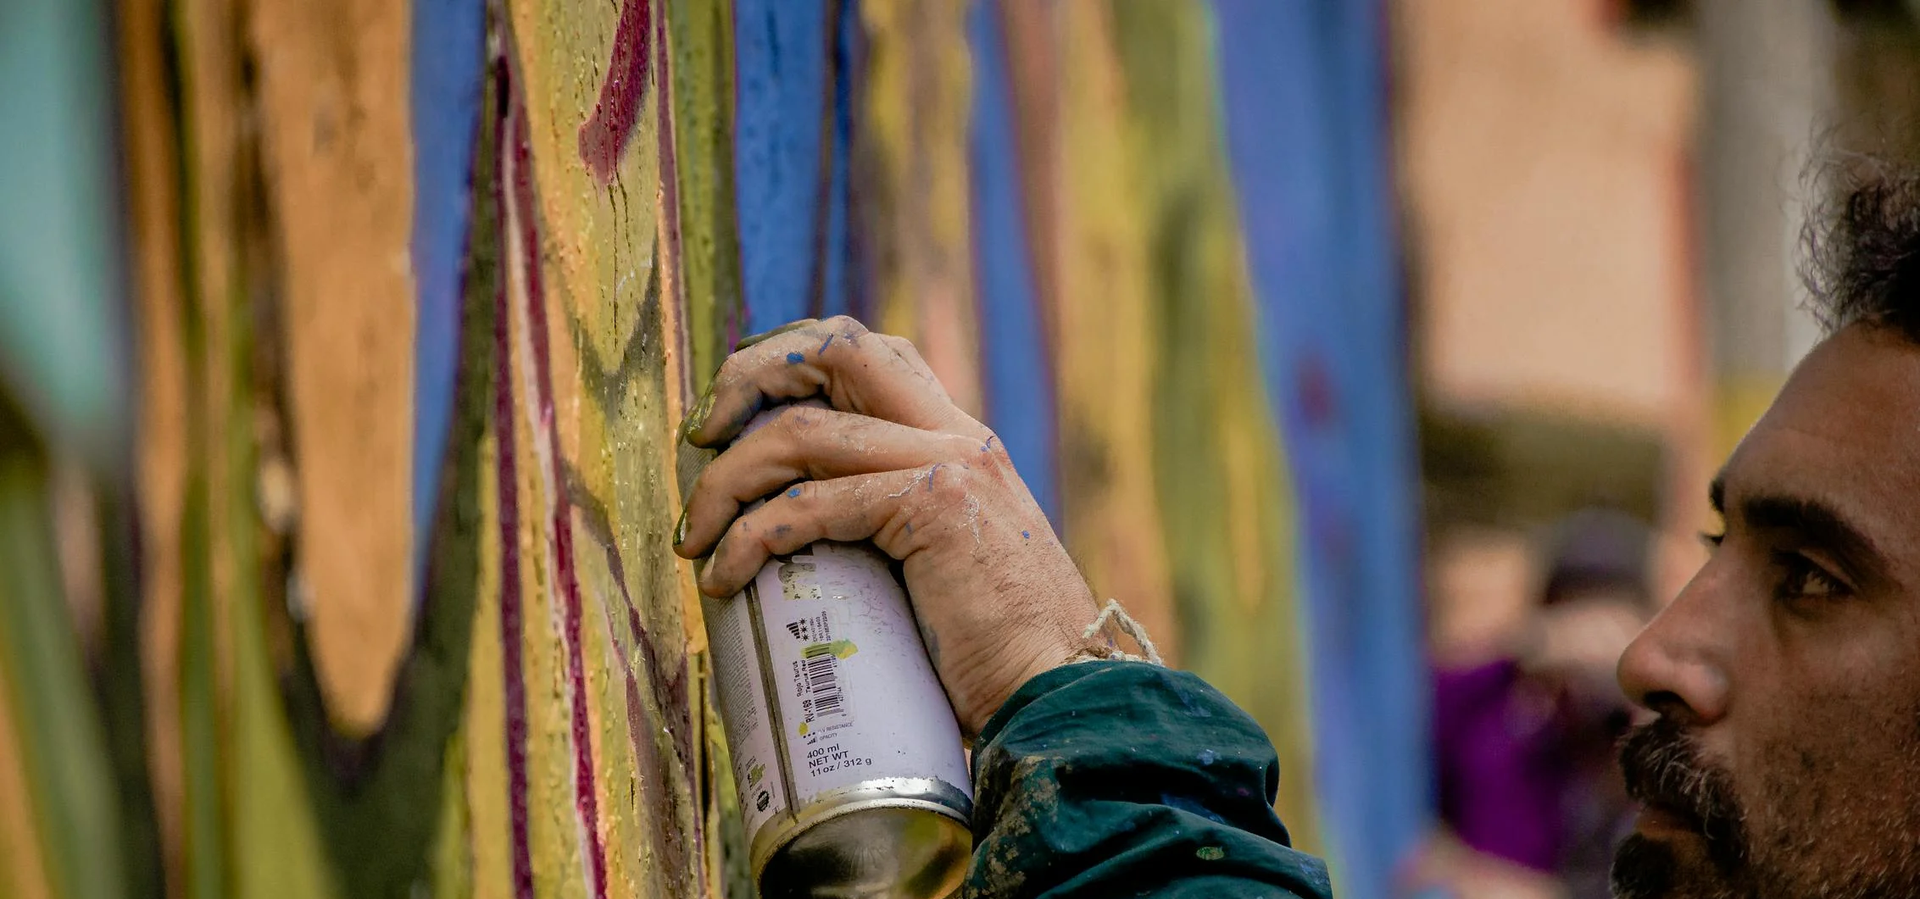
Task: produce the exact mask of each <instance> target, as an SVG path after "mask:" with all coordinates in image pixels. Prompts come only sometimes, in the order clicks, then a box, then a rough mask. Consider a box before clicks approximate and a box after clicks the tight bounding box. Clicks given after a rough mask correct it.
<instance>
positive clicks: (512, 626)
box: [493, 66, 533, 899]
mask: <svg viewBox="0 0 1920 899" xmlns="http://www.w3.org/2000/svg"><path fill="white" fill-rule="evenodd" d="M496 68H497V70H498V75H497V77H498V79H499V82H500V87H501V91H502V93H503V94H504V93H505V92H506V91H507V90H509V89H510V88H509V85H510V78H509V76H508V73H507V70H506V67H505V66H496ZM507 115H508V114H506V113H502V114H499V115H497V116H496V117H495V119H494V145H495V146H500V145H501V140H502V137H503V135H504V132H505V130H506V120H507ZM500 181H501V179H499V178H496V179H495V180H494V191H493V193H494V196H493V200H494V208H495V211H496V212H497V213H498V215H499V220H500V221H502V222H504V221H506V200H505V197H504V196H503V195H502V194H503V190H502V188H501V184H500ZM500 240H501V243H503V244H506V243H509V242H510V240H511V238H510V237H509V236H508V235H506V234H505V233H502V234H501V236H500ZM501 249H502V250H503V251H505V250H507V249H508V248H507V247H504V246H503V247H502V248H501ZM493 314H494V319H493V435H494V443H495V444H496V447H497V449H496V452H498V454H499V463H498V464H497V465H496V466H495V472H496V477H497V478H498V480H497V482H496V486H497V488H498V491H499V495H500V497H499V498H500V653H501V662H500V669H501V679H502V680H503V681H504V684H503V693H504V694H505V705H506V739H507V807H508V822H509V831H510V833H509V842H510V843H511V844H512V854H513V894H514V896H515V899H533V852H532V849H531V847H530V844H529V843H528V840H527V683H526V669H525V667H524V664H525V663H524V660H523V659H522V657H521V649H522V644H521V639H522V632H523V625H522V620H521V607H520V510H519V503H520V497H519V482H518V480H517V478H516V475H515V470H514V445H513V371H512V369H513V354H512V352H511V346H510V343H509V341H508V337H507V327H508V326H507V321H508V315H507V286H506V283H505V281H504V280H503V281H502V282H501V284H500V286H499V288H498V289H497V290H495V292H494V302H493Z"/></svg>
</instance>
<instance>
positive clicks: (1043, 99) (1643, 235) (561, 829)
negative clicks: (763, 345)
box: [0, 0, 1920, 899]
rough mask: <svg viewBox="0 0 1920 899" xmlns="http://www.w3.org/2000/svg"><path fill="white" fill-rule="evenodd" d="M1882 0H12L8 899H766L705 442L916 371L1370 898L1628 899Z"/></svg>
mask: <svg viewBox="0 0 1920 899" xmlns="http://www.w3.org/2000/svg"><path fill="white" fill-rule="evenodd" d="M1917 110H1920V4H1913V3H1903V2H1898V0H1738V2H1736V0H1693V2H1685V0H1666V2H1655V0H1639V2H1632V0H1394V2H1383V0H1302V2H1289V3H1280V2H1273V0H1211V2H1200V0H1194V2H1177V0H1153V2H1149V0H914V2H883V0H618V2H614V0H606V2H600V3H585V2H579V0H490V2H489V0H410V2H392V0H340V2H336V3H331V4H310V3H305V2H301V0H7V2H4V3H0V894H4V895H7V896H22V897H69V896H74V897H80V896H84V897H161V896H166V897H183V896H191V897H214V896H226V895H233V896H287V897H335V896H340V897H345V896H354V897H359V896H426V895H432V896H515V897H526V896H561V895H564V896H583V897H585V896H592V897H604V896H676V897H678V896H713V897H724V896H732V897H745V896H748V895H750V892H751V886H750V885H749V884H748V880H749V878H748V877H747V874H746V871H745V859H744V855H745V853H744V847H743V846H742V845H741V835H740V826H739V815H738V809H737V807H736V799H735V796H734V795H733V786H732V784H731V781H730V779H729V775H728V773H727V772H728V767H727V763H726V747H725V745H724V739H723V734H722V731H721V729H720V727H719V726H718V724H717V718H716V715H717V711H716V709H715V708H714V704H713V702H712V694H711V688H710V685H709V668H708V661H707V656H706V643H705V630H704V625H703V624H702V621H701V618H700V609H699V604H698V602H697V601H695V600H696V597H695V593H694V591H693V588H692V581H691V572H692V569H691V567H690V566H689V565H688V564H686V563H684V562H681V561H679V560H677V559H675V558H674V557H673V556H672V554H671V553H670V552H669V551H668V539H669V534H670V531H671V527H672V523H673V520H674V518H675V516H676V515H677V513H678V508H679V503H680V496H681V491H682V490H683V489H684V488H685V487H686V486H687V485H688V484H689V483H690V482H691V478H692V476H693V475H694V474H695V473H696V472H697V471H698V468H699V466H700V464H701V463H702V462H703V461H704V459H703V457H702V456H701V454H698V453H695V452H692V451H690V450H688V449H687V448H685V447H684V446H680V445H676V442H675V440H674V437H673V434H674V428H675V426H676V425H677V423H678V421H679V420H680V417H681V415H682V414H683V413H684V411H685V409H686V407H687V406H688V405H689V403H690V401H691V400H692V398H693V397H695V396H698V394H699V392H700V391H701V390H703V389H704V388H705V386H706V382H707V379H708V378H709V377H710V376H711V374H712V372H713V370H714V368H715V367H716V366H717V365H718V363H719V361H720V360H721V359H722V358H723V357H724V354H725V352H726V350H727V349H728V348H729V347H730V346H731V345H732V343H733V342H734V341H735V340H737V339H738V338H739V337H740V336H742V335H744V334H747V333H752V332H756V331H760V330H764V329H767V328H770V327H773V326H775V325H778V324H780V323H783V322H785V321H788V320H791V319H794V318H799V317H805V316H822V315H832V314H841V313H846V314H852V315H856V316H858V317H860V318H861V319H862V320H863V321H865V322H866V323H867V324H868V325H870V326H873V327H875V328H876V329H880V330H885V331H890V332H893V333H898V334H903V335H906V336H908V337H911V338H912V339H913V340H915V342H916V343H917V344H918V345H919V346H920V347H921V348H922V351H923V353H924V354H925V356H926V357H927V359H928V360H929V362H930V364H932V365H933V367H934V368H935V369H936V370H937V371H938V372H939V374H940V375H941V378H942V380H943V382H944V383H945V384H946V385H947V387H948V388H949V389H950V391H951V392H952V393H953V395H954V396H955V398H956V400H957V401H958V402H960V403H961V404H962V405H963V406H965V407H966V408H967V409H968V410H969V411H971V412H973V413H974V414H976V415H977V416H979V417H981V418H982V420H984V421H986V422H987V423H988V424H990V425H991V426H992V427H993V428H994V429H995V430H996V431H997V432H998V433H999V434H1000V435H1001V436H1002V438H1003V439H1004V440H1005V443H1006V445H1007V447H1008V450H1009V452H1011V453H1012V455H1013V456H1014V459H1015V461H1016V463H1017V464H1018V466H1019V468H1020V471H1021V472H1022V474H1023V476H1024V477H1025V479H1026V481H1027V483H1028V485H1029V486H1030V487H1031V488H1032V489H1033V490H1034V492H1035V494H1036V496H1038V498H1039V499H1040V501H1041V503H1042V505H1043V507H1045V508H1046V510H1047V511H1048V514H1049V516H1050V517H1051V518H1052V520H1053V522H1054V526H1055V528H1056V529H1057V530H1058V531H1059V532H1060V534H1061V535H1062V537H1063V538H1064V540H1065V541H1066V543H1067V545H1068V546H1069V548H1070V549H1071V551H1072V552H1073V553H1074V555H1075V557H1076V559H1077V560H1078V561H1079V562H1080V564H1081V566H1082V568H1083V569H1084V571H1085V572H1086V574H1087V576H1088V578H1089V580H1090V581H1091V583H1092V584H1093V586H1094V589H1095V590H1096V591H1097V592H1099V593H1100V594H1101V595H1103V596H1114V597H1118V598H1119V599H1121V600H1122V601H1123V602H1124V603H1125V604H1126V605H1127V607H1128V608H1129V609H1130V610H1131V611H1132V612H1133V614H1134V615H1135V616H1136V617H1138V618H1139V619H1140V620H1141V621H1143V622H1144V623H1145V624H1146V625H1147V626H1148V628H1149V630H1150V631H1151V632H1152V633H1153V635H1154V637H1155V640H1156V642H1157V643H1158V644H1159V646H1160V647H1161V648H1162V649H1163V650H1164V651H1166V653H1167V654H1168V655H1169V657H1170V660H1171V661H1172V662H1173V663H1175V664H1178V665H1179V666H1181V667H1185V668H1189V669H1191V670H1194V671H1196V672H1199V673H1200V674H1202V675H1203V676H1205V677H1206V678H1208V679H1209V680H1210V681H1212V682H1213V683H1215V684H1217V685H1218V686H1220V687H1221V688H1222V689H1223V690H1225V691H1227V692H1228V694H1229V695H1230V696H1232V697H1233V698H1234V699H1235V701H1237V702H1238V703H1240V704H1241V705H1242V706H1244V707H1245V708H1247V709H1248V710H1249V711H1250V712H1251V713H1252V714H1253V715H1254V716H1255V717H1256V718H1257V719H1258V720H1259V721H1260V722H1261V724H1262V725H1263V726H1264V727H1266V728H1267V729H1268V731H1269V733H1270V734H1271V735H1272V736H1273V738H1274V742H1275V744H1276V747H1277V748H1278V749H1279V751H1280V757H1281V760H1282V767H1283V785H1282V789H1281V795H1280V799H1279V802H1278V806H1279V809H1280V811H1281V813H1282V815H1283V817H1284V818H1285V820H1286V821H1287V823H1288V825H1289V827H1290V828H1291V829H1292V832H1293V834H1294V837H1295V840H1296V843H1298V844H1299V845H1302V846H1303V847H1305V848H1307V849H1309V850H1311V851H1314V852H1316V853H1320V854H1323V855H1326V856H1327V857H1328V858H1329V860H1330V863H1331V866H1332V870H1333V873H1334V877H1335V882H1336V885H1337V891H1338V893H1339V894H1340V895H1342V896H1345V897H1353V899H1376V897H1379V899H1384V897H1399V896H1459V897H1463V899H1464V897H1478V896H1515V897H1569V899H1586V897H1599V896H1604V895H1605V876H1604V874H1605V866H1606V863H1607V860H1608V858H1609V855H1610V852H1611V843H1612V841H1613V840H1615V839H1616V838H1617V837H1618V836H1619V835H1620V834H1621V832H1622V828H1623V826H1628V820H1629V817H1630V811H1629V809H1628V808H1627V805H1626V802H1625V799H1624V796H1623V795H1622V794H1621V789H1620V786H1619V784H1618V782H1617V775H1616V774H1615V773H1614V772H1613V768H1612V765H1611V760H1610V751H1611V745H1612V741H1613V740H1614V738H1615V737H1616V736H1617V735H1618V733H1619V732H1620V730H1621V729H1622V728H1623V727H1624V726H1625V725H1626V724H1627V722H1628V720H1629V711H1628V708H1627V705H1626V703H1625V700H1624V699H1623V697H1621V696H1620V695H1619V692H1618V689H1617V687H1615V686H1614V684H1613V680H1612V668H1613V662H1614V660H1615V659H1616V658H1617V657H1618V654H1619V652H1620V650H1621V649H1622V648H1623V647H1624V646H1625V644H1626V642H1627V641H1628V640H1629V639H1630V638H1631V636H1632V635H1633V633H1634V632H1635V630H1636V629H1637V628H1638V627H1639V626H1640V625H1641V624H1643V623H1644V621H1645V620H1646V619H1647V618H1648V617H1650V616H1651V615H1652V614H1653V613H1654V612H1656V611H1657V610H1658V609H1659V607H1660V606H1661V604H1662V603H1663V602H1664V601H1665V600H1666V599H1667V598H1668V597H1670V596H1672V595H1673V593H1674V592H1675V591H1676V590H1677V589H1678V588H1679V587H1680V585H1682V584H1684V582H1685V580H1686V578H1687V577H1688V576H1689V575H1690V574H1691V572H1692V571H1693V569H1694V568H1695V567H1697V566H1698V564H1699V563H1700V562H1701V561H1702V559H1703V558H1704V555H1703V551H1702V550H1701V549H1700V548H1699V545H1698V542H1697V540H1696V534H1697V532H1698V531H1699V530H1701V529H1702V528H1710V527H1712V526H1713V523H1712V521H1711V520H1710V517H1709V515H1708V513H1707V509H1706V504H1705V503H1704V502H1703V499H1704V491H1705V485H1706V483H1707V480H1708V479H1709V477H1710V476H1711V473H1712V471H1713V470H1714V467H1715V466H1717V465H1718V464H1719V462H1720V460H1721V459H1722V458H1723V457H1724V456H1725V454H1726V453H1727V451H1728V450H1729V449H1731V447H1732V446H1733V445H1734V443H1735V442H1736V441H1737V440H1738V439H1739V437H1740V435H1741V434H1742V433H1743V432H1744V430H1745V428H1746V427H1747V426H1748V425H1750V424H1751V422H1752V421H1753V420H1754V419H1755V418H1756V417H1757V416H1758V415H1759V413H1760V412H1761V411H1762V410H1763V409H1764V408H1765V406H1766V404H1767V403H1768V402H1769V401H1770V399H1771V397H1772V395H1773V393H1774V391H1775V390H1776V389H1777V388H1778V386H1779V385H1780V383H1781V382H1782V381H1783V379H1784V378H1785V376H1786V373H1787V372H1788V371H1789V370H1790V368H1791V367H1792V365H1793V364H1794V362H1795V361H1796V360H1797V359H1798V358H1799V357H1800V356H1801V355H1802V354H1803V353H1804V352H1805V351H1806V350H1807V349H1808V348H1809V347H1810V346H1811V345H1812V344H1813V343H1814V342H1816V341H1817V340H1818V339H1819V336H1820V331H1819V327H1818V325H1817V324H1816V323H1815V322H1813V321H1812V320H1811V319H1810V318H1809V317H1808V316H1807V314H1806V313H1805V312H1804V311H1802V309H1801V308H1800V304H1799V302H1800V297H1801V296H1802V287H1801V284H1800V281H1799V278H1798V276H1797V273H1796V271H1797V264H1798V249H1799V245H1800V242H1801V232H1802V228H1803V227H1804V225H1805V223H1806V222H1807V221H1808V220H1809V218H1811V217H1815V216H1817V215H1818V214H1819V210H1820V209H1821V207H1822V204H1823V202H1824V201H1825V197H1824V195H1823V193H1822V187H1821V185H1822V183H1823V182H1822V180H1821V177H1820V176H1821V172H1822V171H1823V170H1824V169H1825V168H1826V167H1828V166H1831V165H1833V164H1835V162H1836V161H1849V160H1857V159H1858V158H1859V157H1860V155H1861V154H1869V155H1877V156H1884V157H1886V158H1889V159H1891V160H1894V161H1896V162H1899V161H1903V160H1913V159H1915V158H1916V155H1915V154H1916V153H1920V130H1916V129H1915V128H1914V127H1913V123H1914V113H1915V111H1917Z"/></svg>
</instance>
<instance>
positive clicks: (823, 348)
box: [814, 334, 833, 356]
mask: <svg viewBox="0 0 1920 899" xmlns="http://www.w3.org/2000/svg"><path fill="white" fill-rule="evenodd" d="M831 343H833V335H832V334H828V335H827V339H826V340H824V341H821V343H820V349H819V350H818V351H816V352H815V353H814V355H816V356H818V355H820V354H821V353H824V352H826V351H827V346H828V345H829V344H831Z"/></svg>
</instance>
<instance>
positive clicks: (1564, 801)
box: [1429, 509, 1655, 899]
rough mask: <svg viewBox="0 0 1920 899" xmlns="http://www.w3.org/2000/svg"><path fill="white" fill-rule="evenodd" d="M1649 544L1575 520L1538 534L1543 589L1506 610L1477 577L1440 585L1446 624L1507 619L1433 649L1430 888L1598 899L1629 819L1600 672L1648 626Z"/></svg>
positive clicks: (1530, 586) (1614, 708) (1619, 521)
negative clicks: (1467, 610) (1434, 814)
mask: <svg viewBox="0 0 1920 899" xmlns="http://www.w3.org/2000/svg"><path fill="white" fill-rule="evenodd" d="M1650 536H1651V535H1650V532H1649V530H1648V528H1647V527H1646V526H1645V525H1643V524H1642V523H1641V522H1639V521H1638V520H1636V519H1634V518H1632V517H1631V516H1629V515H1627V514H1625V513H1622V512H1617V511H1613V510H1606V509H1588V510H1583V511H1581V512H1578V513H1575V514H1573V515H1570V516H1568V517H1567V518H1565V519H1564V520H1563V521H1561V522H1560V523H1559V524H1558V525H1556V526H1555V527H1553V528H1551V529H1550V531H1549V533H1548V535H1547V537H1546V539H1545V540H1544V541H1543V544H1544V545H1543V547H1542V551H1541V552H1540V553H1539V559H1540V561H1539V563H1538V564H1537V565H1535V566H1533V567H1535V568H1537V569H1538V570H1539V571H1540V572H1541V574H1539V575H1537V576H1534V577H1532V578H1531V581H1532V582H1531V583H1526V584H1516V585H1512V587H1510V588H1509V589H1510V592H1521V591H1524V596H1522V597H1519V600H1520V603H1521V604H1520V605H1517V606H1515V605H1514V603H1513V602H1512V601H1511V600H1503V599H1501V598H1498V597H1495V596H1490V595H1487V594H1489V593H1497V592H1500V591H1501V589H1502V588H1501V587H1500V586H1498V585H1497V584H1495V583H1488V582H1486V581H1485V580H1484V577H1483V578H1482V580H1481V582H1480V583H1478V584H1475V583H1467V584H1462V583H1460V582H1459V579H1458V578H1453V579H1451V583H1443V585H1442V587H1441V589H1442V590H1448V589H1450V590H1451V592H1452V593H1453V594H1454V595H1451V596H1449V597H1446V598H1445V600H1444V602H1446V603H1449V604H1451V605H1452V606H1454V607H1455V608H1456V610H1457V609H1458V607H1459V606H1462V605H1466V604H1474V603H1482V604H1484V603H1493V604H1495V605H1496V606H1497V605H1498V604H1500V603H1502V602H1506V603H1507V604H1508V605H1510V606H1514V607H1513V608H1511V609H1510V610H1509V611H1508V612H1506V613H1505V616H1506V617H1507V619H1508V620H1507V621H1506V622H1504V623H1502V624H1497V625H1492V626H1489V627H1486V628H1483V629H1482V630H1480V632H1479V634H1478V635H1473V634H1467V633H1456V634H1454V635H1453V636H1452V637H1451V638H1445V637H1440V638H1437V639H1436V646H1435V671H1434V741H1435V745H1434V757H1435V773H1436V782H1437V788H1438V793H1439V796H1438V799H1439V802H1438V805H1439V810H1440V814H1441V818H1442V822H1443V824H1444V826H1445V827H1446V829H1447V831H1448V833H1447V836H1446V837H1444V838H1442V842H1441V843H1440V844H1439V847H1438V848H1437V849H1436V851H1435V853H1434V857H1433V858H1432V860H1431V861H1430V864H1431V865H1432V866H1433V868H1434V870H1433V871H1432V872H1429V874H1430V876H1431V877H1434V878H1436V879H1439V880H1442V881H1445V882H1448V883H1450V884H1451V886H1452V888H1453V889H1454V890H1455V891H1456V892H1457V893H1458V894H1460V895H1462V896H1469V897H1474V896H1505V895H1520V896H1569V897H1572V899H1589V897H1591V899H1604V897H1606V896H1607V895H1608V885H1607V870H1608V865H1609V863H1610V861H1611V858H1612V853H1613V847H1614V846H1615V845H1617V843H1618V841H1619V840H1620V839H1621V838H1622V837H1624V836H1625V834H1626V832H1627V831H1628V830H1630V829H1631V826H1632V816H1633V811H1634V810H1633V806H1632V803H1631V801H1630V800H1629V799H1628V797H1627V795H1626V791H1625V789H1624V787H1623V785H1622V781H1621V778H1620V775H1619V773H1618V771H1617V770H1616V768H1615V767H1614V764H1613V752H1612V749H1613V745H1614V742H1615V741H1616V740H1617V739H1618V738H1619V736H1620V735H1621V734H1622V733H1623V732H1624V731H1625V730H1626V727H1627V725H1628V723H1629V706H1628V704H1627V700H1626V697H1625V696H1624V694H1622V692H1621V691H1620V688H1619V686H1618V685H1617V684H1616V683H1615V680H1614V666H1615V663H1616V662H1617V661H1618V659H1619V658H1620V653H1621V651H1622V650H1624V649H1625V648H1626V646H1627V644H1628V643H1629V642H1630V641H1631V640H1632V639H1633V635H1634V634H1635V633H1636V632H1638V631H1639V629H1640V628H1641V627H1642V626H1643V625H1644V624H1645V623H1646V621H1647V620H1648V619H1649V618H1650V617H1651V616H1652V614H1653V612H1654V610H1655V607H1654V603H1653V599H1652V596H1651V595H1650V593H1649V588H1648V568H1647V550H1648V546H1649V541H1650ZM1456 564H1464V565H1467V566H1473V565H1476V564H1478V565H1493V566H1496V567H1497V566H1498V565H1499V564H1500V563H1499V562H1498V561H1496V560H1493V559H1491V558H1488V557H1486V556H1484V555H1482V556H1481V557H1480V558H1479V559H1478V560H1477V561H1476V560H1474V559H1471V558H1469V559H1462V560H1459V561H1458V562H1457V563H1456ZM1442 580H1443V582H1444V581H1447V580H1448V579H1446V578H1442ZM1496 580H1497V579H1496ZM1509 580H1512V578H1509ZM1439 614H1446V613H1445V612H1444V611H1443V612H1440V613H1439Z"/></svg>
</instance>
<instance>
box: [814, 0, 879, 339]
mask: <svg viewBox="0 0 1920 899" xmlns="http://www.w3.org/2000/svg"><path fill="white" fill-rule="evenodd" d="M839 6H840V13H839V16H840V20H839V21H838V22H836V23H835V24H834V38H833V118H832V121H831V122H830V123H829V124H830V126H831V132H830V135H831V139H830V141H829V144H830V145H829V147H828V150H827V153H828V157H827V234H826V239H825V240H824V241H822V246H821V252H822V259H821V262H822V264H824V265H825V266H826V271H825V274H824V275H823V276H822V278H821V284H822V289H821V292H820V298H819V305H818V306H817V307H816V308H814V309H813V310H812V311H813V312H814V313H816V314H817V315H819V316H821V317H825V316H829V315H859V314H861V313H864V312H865V306H866V304H865V303H864V302H860V301H859V299H861V298H858V297H856V296H855V292H856V291H859V290H861V288H862V287H863V285H862V284H861V283H860V280H859V277H858V276H859V272H858V270H857V269H856V268H855V267H854V259H853V235H852V231H851V228H852V218H851V214H850V209H849V206H850V203H849V199H850V197H849V192H850V186H849V185H850V184H851V179H852V153H851V152H850V148H851V147H852V146H853V98H854V96H855V93H856V90H855V89H856V87H857V83H856V82H857V81H858V78H859V73H860V65H859V63H860V55H859V54H860V47H861V44H860V37H861V31H860V28H861V26H860V4H859V3H858V2H857V0H843V2H841V3H840V4H839Z"/></svg>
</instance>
